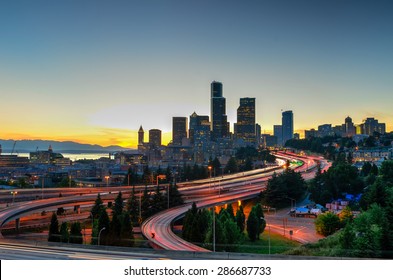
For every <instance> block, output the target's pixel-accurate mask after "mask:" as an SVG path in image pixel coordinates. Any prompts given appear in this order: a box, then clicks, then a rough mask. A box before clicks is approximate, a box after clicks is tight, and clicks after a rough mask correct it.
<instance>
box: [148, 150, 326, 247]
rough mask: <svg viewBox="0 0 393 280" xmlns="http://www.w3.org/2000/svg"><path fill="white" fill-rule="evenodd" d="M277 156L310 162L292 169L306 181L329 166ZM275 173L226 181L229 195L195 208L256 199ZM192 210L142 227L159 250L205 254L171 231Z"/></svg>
mask: <svg viewBox="0 0 393 280" xmlns="http://www.w3.org/2000/svg"><path fill="white" fill-rule="evenodd" d="M277 156H279V157H280V158H282V159H287V158H288V159H291V160H300V161H303V162H307V164H303V165H301V166H300V167H295V166H294V167H293V168H294V169H296V170H297V171H298V172H301V173H302V176H303V177H304V178H305V179H311V178H312V177H313V176H315V172H316V166H317V161H318V163H319V164H321V168H327V167H328V166H329V165H330V164H329V163H328V162H327V161H325V160H322V159H321V158H315V157H297V156H296V155H294V154H289V155H287V154H283V153H279V154H278V155H277ZM282 171H283V169H282V168H281V171H280V170H275V171H274V172H276V173H278V172H282ZM272 173H273V172H266V173H260V174H258V175H255V176H257V178H252V180H250V181H247V184H244V183H245V182H244V178H242V177H241V176H239V177H238V178H236V177H234V178H233V179H231V180H226V181H224V182H222V184H221V186H220V187H221V188H223V189H227V190H228V192H226V193H221V194H219V193H217V192H216V193H215V197H212V195H211V194H210V195H209V196H205V197H204V198H200V199H198V200H197V201H196V205H197V207H198V208H208V207H212V206H215V205H222V204H225V203H230V202H234V201H237V200H239V199H241V200H244V199H248V198H252V197H255V196H257V195H258V194H259V193H260V192H261V191H262V190H263V189H264V187H265V186H266V182H267V180H268V179H269V178H270V177H271V175H272ZM253 176H254V175H253ZM238 180H241V181H242V182H240V183H239V181H238ZM190 207H191V205H190V204H188V205H185V206H181V207H177V208H173V209H169V210H167V211H163V212H160V213H158V214H156V215H155V216H153V217H150V218H149V219H148V220H146V221H145V222H144V223H143V224H142V227H141V230H142V233H143V234H144V236H145V237H146V238H147V239H149V241H150V242H151V244H153V246H154V247H156V248H161V249H166V250H177V251H206V249H204V248H201V247H199V246H196V245H194V244H192V243H189V242H187V241H185V240H183V239H181V238H180V237H178V236H176V235H175V234H174V233H173V231H172V229H171V225H172V223H173V221H175V220H177V219H180V218H181V217H183V216H184V214H185V212H187V210H188V209H190ZM299 230H300V229H299ZM299 230H298V231H299ZM153 233H154V234H153Z"/></svg>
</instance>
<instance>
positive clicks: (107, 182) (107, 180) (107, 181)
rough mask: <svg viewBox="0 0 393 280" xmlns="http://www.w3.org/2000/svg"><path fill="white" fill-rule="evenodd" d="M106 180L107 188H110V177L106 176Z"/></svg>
mask: <svg viewBox="0 0 393 280" xmlns="http://www.w3.org/2000/svg"><path fill="white" fill-rule="evenodd" d="M105 179H106V186H107V187H108V186H109V176H108V175H107V176H105Z"/></svg>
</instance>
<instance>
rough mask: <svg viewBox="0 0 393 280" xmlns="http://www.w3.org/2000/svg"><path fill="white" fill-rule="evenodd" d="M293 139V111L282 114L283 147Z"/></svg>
mask: <svg viewBox="0 0 393 280" xmlns="http://www.w3.org/2000/svg"><path fill="white" fill-rule="evenodd" d="M292 138H293V113H292V111H285V112H282V145H283V146H284V145H285V142H287V141H288V140H289V139H292Z"/></svg>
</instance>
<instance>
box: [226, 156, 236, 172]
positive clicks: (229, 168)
mask: <svg viewBox="0 0 393 280" xmlns="http://www.w3.org/2000/svg"><path fill="white" fill-rule="evenodd" d="M238 170H239V168H238V166H237V162H236V159H235V158H234V157H231V158H230V159H229V160H228V163H227V165H226V166H225V169H224V173H226V174H228V173H232V174H233V173H236V172H238Z"/></svg>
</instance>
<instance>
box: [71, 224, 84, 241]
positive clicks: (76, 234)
mask: <svg viewBox="0 0 393 280" xmlns="http://www.w3.org/2000/svg"><path fill="white" fill-rule="evenodd" d="M69 242H70V243H74V244H83V236H82V227H81V224H80V223H79V222H75V223H72V224H71V230H70V239H69Z"/></svg>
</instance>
